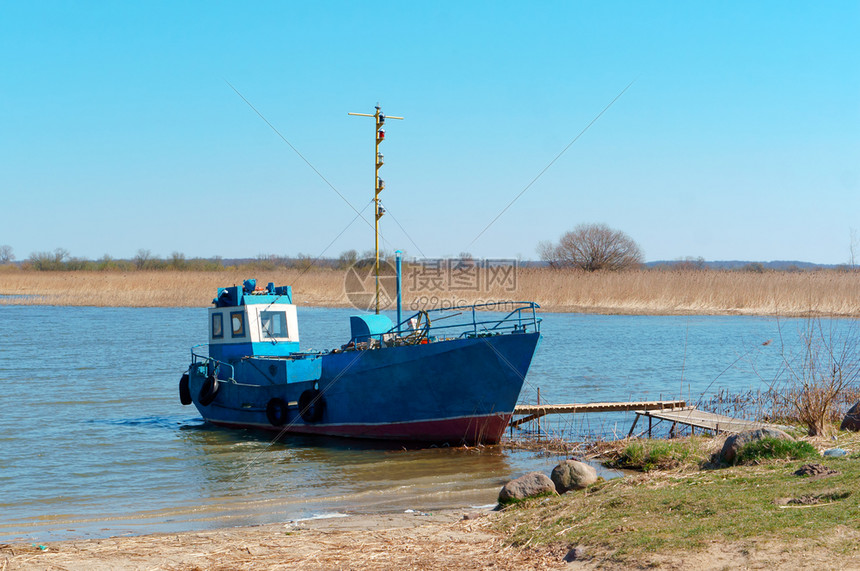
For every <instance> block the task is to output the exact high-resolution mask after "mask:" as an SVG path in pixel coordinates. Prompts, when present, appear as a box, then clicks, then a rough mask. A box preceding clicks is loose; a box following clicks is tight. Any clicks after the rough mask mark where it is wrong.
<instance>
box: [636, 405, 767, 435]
mask: <svg viewBox="0 0 860 571" xmlns="http://www.w3.org/2000/svg"><path fill="white" fill-rule="evenodd" d="M643 416H645V417H647V418H648V435H649V436H650V435H651V420H652V419H655V418H656V419H658V420H667V421H670V422H672V428H673V429H674V426H675V425H676V424H684V425H687V426H689V427H691V429H696V428H699V429H701V430H710V431H713V432H714V434H719V433H720V432H732V433H737V432H744V431H746V430H756V429H758V428H781V427H778V426H775V425H772V424H767V423H764V422H754V421H750V420H742V419H739V418H732V417H730V416H723V415H721V414H715V413H713V412H706V411H704V410H699V409H697V408H696V407H694V406H691V407H686V408H681V409H675V410H661V411H653V410H644V409H643V410H637V411H636V418H635V419H634V420H633V426H631V427H630V432H629V433H628V434H627V436H631V435H632V434H633V429H634V428H636V423H637V422H638V421H639V418H640V417H643Z"/></svg>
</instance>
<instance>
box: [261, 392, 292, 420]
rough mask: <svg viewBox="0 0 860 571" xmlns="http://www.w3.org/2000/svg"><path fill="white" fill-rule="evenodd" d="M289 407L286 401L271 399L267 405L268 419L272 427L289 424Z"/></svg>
mask: <svg viewBox="0 0 860 571" xmlns="http://www.w3.org/2000/svg"><path fill="white" fill-rule="evenodd" d="M288 411H289V406H288V405H287V403H286V402H284V399H279V398H277V397H275V398H273V399H271V400H270V401H269V404H267V405H266V418H267V419H269V424H271V425H272V426H283V425H284V423H286V422H287V417H288V414H289V413H288Z"/></svg>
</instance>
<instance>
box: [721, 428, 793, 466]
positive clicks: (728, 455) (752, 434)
mask: <svg viewBox="0 0 860 571" xmlns="http://www.w3.org/2000/svg"><path fill="white" fill-rule="evenodd" d="M764 438H777V439H780V440H794V438H792V437H791V436H789V435H788V434H786V433H785V432H783V431H782V430H779V429H776V428H759V429H757V430H747V431H746V432H741V433H740V434H733V435H731V436H729V437H728V438H726V443H725V444H723V449H722V451H721V452H720V458H722V459H723V461H725V462H728V463H729V464H734V462H735V460H736V458H737V456H738V450H740V449H741V448H743V446H744V445H745V444H749V443H750V442H755V441H756V440H762V439H764Z"/></svg>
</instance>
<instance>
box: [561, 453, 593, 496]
mask: <svg viewBox="0 0 860 571" xmlns="http://www.w3.org/2000/svg"><path fill="white" fill-rule="evenodd" d="M551 478H552V481H553V484H555V491H556V492H558V493H559V494H563V493H565V492H568V491H570V490H581V489H583V488H587V487H588V486H590V485H591V484H593V483H594V482H596V481H597V470H595V469H594V467H593V466H590V465H588V464H586V463H585V462H578V461H576V460H565V461H563V462H561V463H560V464H559V465H558V466H556V467H555V468H553V470H552V475H551Z"/></svg>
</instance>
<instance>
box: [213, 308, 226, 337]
mask: <svg viewBox="0 0 860 571" xmlns="http://www.w3.org/2000/svg"><path fill="white" fill-rule="evenodd" d="M212 338H213V339H223V338H224V314H222V313H213V314H212Z"/></svg>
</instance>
